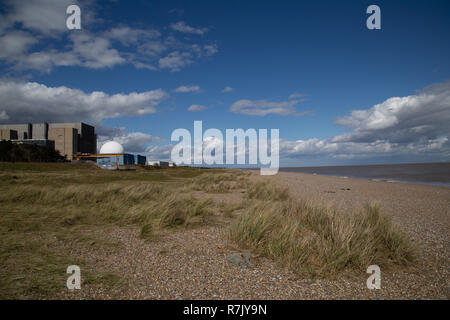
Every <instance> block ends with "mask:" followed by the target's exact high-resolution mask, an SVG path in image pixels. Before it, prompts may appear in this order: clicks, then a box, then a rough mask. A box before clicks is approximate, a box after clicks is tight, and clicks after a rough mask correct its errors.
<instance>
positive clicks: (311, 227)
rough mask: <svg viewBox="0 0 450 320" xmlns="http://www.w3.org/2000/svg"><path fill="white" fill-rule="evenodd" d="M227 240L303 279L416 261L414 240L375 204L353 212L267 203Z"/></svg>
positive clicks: (239, 221) (242, 220) (246, 216)
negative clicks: (262, 256)
mask: <svg viewBox="0 0 450 320" xmlns="http://www.w3.org/2000/svg"><path fill="white" fill-rule="evenodd" d="M227 235H228V237H229V239H231V240H232V241H234V242H236V243H238V244H239V245H240V246H242V247H246V248H250V249H253V250H254V251H255V252H257V253H259V254H262V255H264V256H266V257H268V258H271V259H273V260H275V261H277V262H279V263H280V264H282V265H284V266H287V267H288V268H290V269H291V270H292V271H294V272H295V273H297V274H298V275H301V276H310V277H330V276H331V277H333V276H335V275H337V274H338V273H339V272H341V271H343V270H346V269H349V270H365V269H366V268H367V267H368V266H369V265H372V264H377V265H379V266H380V267H391V266H395V265H407V264H409V263H410V262H412V261H413V260H414V257H415V247H414V245H413V244H412V242H411V241H410V239H409V237H408V236H407V235H406V234H405V233H403V232H402V231H401V230H400V229H399V228H398V227H397V226H396V225H394V224H393V222H392V221H391V219H390V218H389V217H388V216H386V215H382V214H381V213H380V212H379V209H378V207H376V206H371V205H368V206H366V207H365V208H364V209H362V210H361V211H359V212H353V213H348V212H340V211H337V210H336V209H333V208H321V207H317V206H314V205H312V204H309V203H306V202H296V201H294V200H288V201H284V202H278V203H277V202H273V201H263V202H259V203H255V204H253V206H251V207H249V208H247V209H246V210H245V211H244V212H243V213H242V214H241V215H240V216H239V217H238V218H237V220H235V221H234V222H233V223H232V224H231V226H230V228H229V230H228V234H227Z"/></svg>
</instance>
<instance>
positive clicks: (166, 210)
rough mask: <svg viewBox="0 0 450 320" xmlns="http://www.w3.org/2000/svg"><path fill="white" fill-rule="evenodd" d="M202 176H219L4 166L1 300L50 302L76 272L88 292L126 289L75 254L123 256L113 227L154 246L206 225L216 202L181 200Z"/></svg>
mask: <svg viewBox="0 0 450 320" xmlns="http://www.w3.org/2000/svg"><path fill="white" fill-rule="evenodd" d="M205 171H206V172H207V173H208V174H211V172H214V171H211V170H204V169H198V168H170V169H161V170H140V169H139V168H138V170H137V171H134V172H127V171H123V172H116V171H108V170H101V169H98V168H96V167H94V166H92V165H89V164H70V163H54V164H47V163H42V164H41V163H40V164H36V163H15V164H12V163H0V181H1V182H2V183H1V185H0V240H1V246H0V260H1V261H2V263H1V264H0V298H5V299H14V298H19V299H26V298H43V297H52V296H54V295H55V294H57V292H58V291H61V290H64V289H65V280H66V279H67V275H66V273H65V270H66V268H67V266H68V265H72V264H77V265H79V266H80V267H81V269H82V270H83V273H82V281H83V283H84V284H85V285H86V284H90V285H101V286H103V287H106V288H108V287H110V286H117V285H121V286H123V285H125V284H124V283H123V282H122V281H120V280H121V279H120V277H119V276H118V275H115V274H113V273H110V272H108V271H102V270H96V269H95V268H94V267H92V266H91V265H90V263H91V262H89V261H85V260H84V259H80V258H79V257H78V256H76V255H75V256H74V255H73V254H72V253H71V250H70V248H72V247H76V248H78V249H80V250H89V251H92V250H94V251H96V250H97V251H104V250H109V251H112V252H114V250H120V243H118V242H114V241H108V240H105V237H104V234H105V233H107V232H108V230H109V228H114V227H126V226H134V227H137V228H139V230H140V233H139V237H140V238H141V239H144V240H146V241H155V240H158V239H159V234H160V233H161V232H162V231H164V230H165V229H166V230H172V229H176V228H186V227H195V226H199V225H203V224H206V223H209V222H210V220H211V218H212V215H211V213H212V211H211V207H212V202H211V200H208V199H196V198H194V197H192V196H191V195H190V194H184V193H182V192H180V189H181V188H183V187H184V186H185V185H190V184H191V180H192V179H194V180H195V179H196V178H198V177H200V176H202V175H203V174H204V173H205ZM212 174H215V173H212ZM219 174H220V173H219ZM83 248H84V249H83Z"/></svg>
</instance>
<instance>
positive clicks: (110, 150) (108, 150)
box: [100, 141, 123, 154]
mask: <svg viewBox="0 0 450 320" xmlns="http://www.w3.org/2000/svg"><path fill="white" fill-rule="evenodd" d="M120 153H123V147H122V145H121V144H120V143H118V142H115V141H108V142H106V143H105V144H104V145H103V146H102V147H101V148H100V154H120Z"/></svg>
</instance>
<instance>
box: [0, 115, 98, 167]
mask: <svg viewBox="0 0 450 320" xmlns="http://www.w3.org/2000/svg"><path fill="white" fill-rule="evenodd" d="M0 140H11V141H12V142H16V143H28V144H36V145H43V146H50V147H54V148H55V150H58V151H59V152H60V153H61V154H62V155H63V156H65V157H66V159H68V160H72V159H73V158H74V155H76V154H80V153H85V154H88V153H90V154H95V153H97V135H96V134H95V128H94V127H93V126H90V125H88V124H85V123H83V122H70V123H26V124H2V125H0Z"/></svg>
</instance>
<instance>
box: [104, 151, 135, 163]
mask: <svg viewBox="0 0 450 320" xmlns="http://www.w3.org/2000/svg"><path fill="white" fill-rule="evenodd" d="M97 163H98V164H100V165H108V164H112V165H117V157H104V158H97ZM119 164H120V165H128V164H135V161H134V155H133V154H129V153H124V154H123V155H121V156H120V157H119Z"/></svg>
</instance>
